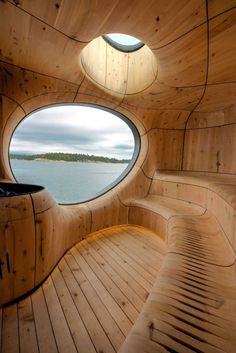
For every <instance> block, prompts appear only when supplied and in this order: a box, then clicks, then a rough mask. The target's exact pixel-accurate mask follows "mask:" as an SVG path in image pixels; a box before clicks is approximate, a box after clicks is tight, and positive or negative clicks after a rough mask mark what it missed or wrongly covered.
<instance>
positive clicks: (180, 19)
mask: <svg viewBox="0 0 236 353" xmlns="http://www.w3.org/2000/svg"><path fill="white" fill-rule="evenodd" d="M117 14H119V17H117ZM127 19H128V20H127ZM205 20H206V15H205V4H204V2H203V1H201V0H200V1H199V0H192V1H186V0H181V1H176V0H172V1H169V2H168V3H164V2H162V1H155V0H152V1H149V2H148V3H147V4H145V6H144V4H143V2H142V0H138V1H137V0H133V1H130V2H129V3H128V4H127V3H126V2H122V1H121V2H118V4H117V6H116V8H115V9H114V11H113V12H112V13H111V15H110V17H109V18H108V19H107V22H106V23H104V26H103V27H102V33H114V32H116V33H127V34H130V35H133V36H135V37H137V38H139V39H140V40H142V41H144V42H145V43H146V44H148V45H149V46H150V47H151V48H156V47H160V46H164V45H166V44H167V43H169V42H172V41H174V40H175V39H176V38H178V37H180V36H182V35H184V34H185V33H187V32H188V31H190V30H191V29H193V28H194V27H196V26H198V25H199V24H200V23H202V22H204V21H205ZM111 29H112V30H111Z"/></svg>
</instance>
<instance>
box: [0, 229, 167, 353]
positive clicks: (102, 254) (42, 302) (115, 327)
mask: <svg viewBox="0 0 236 353" xmlns="http://www.w3.org/2000/svg"><path fill="white" fill-rule="evenodd" d="M103 242H104V246H103V245H102V244H103ZM133 243H134V245H135V250H136V252H137V253H139V252H140V253H139V256H138V257H137V256H136V255H135V254H132V247H133ZM105 244H109V245H105ZM146 244H151V246H152V259H151V265H152V271H153V272H152V273H153V275H151V273H150V261H149V258H148V257H149V253H148V249H147V248H146ZM106 246H108V247H110V248H111V252H107V251H106ZM165 252H166V246H165V244H164V242H163V241H162V240H161V239H160V237H158V236H157V235H154V234H153V233H151V232H150V231H148V230H146V229H144V228H140V227H134V226H119V227H113V228H110V229H107V230H104V231H103V232H97V233H95V234H91V235H90V237H89V238H88V240H83V241H82V242H80V243H78V244H77V245H76V247H73V248H72V249H71V250H70V251H69V252H68V253H67V254H66V255H65V256H64V257H63V259H62V260H61V261H60V263H59V264H58V266H57V267H56V268H55V269H54V271H53V272H52V274H51V276H50V277H49V278H48V279H47V280H46V281H45V282H44V284H43V285H42V286H41V287H40V288H38V289H37V290H36V292H34V293H33V294H31V295H30V296H28V297H27V298H26V299H23V300H20V301H19V302H18V303H17V304H14V305H11V306H7V307H4V308H3V310H2V309H1V308H0V313H2V311H3V313H2V321H1V320H0V328H1V330H2V334H1V339H2V345H1V347H2V350H1V352H4V353H6V352H24V353H26V352H29V351H30V352H32V353H38V352H40V353H49V352H51V353H66V352H68V350H69V351H70V352H77V351H78V352H81V353H95V352H101V351H103V352H110V353H114V352H117V351H118V350H119V348H120V347H121V345H122V343H123V342H124V339H125V337H126V335H127V334H128V332H129V330H130V328H131V326H132V322H134V321H135V320H136V318H137V316H138V314H139V312H140V311H141V309H142V307H143V304H144V301H145V299H146V297H147V295H148V291H147V290H146V289H145V288H144V287H143V283H148V284H149V288H151V286H152V284H153V283H154V280H155V277H156V275H157V273H158V271H159V268H160V266H161V263H162V259H163V256H164V254H165ZM115 256H117V260H116V257H115ZM118 259H119V260H118ZM140 261H141V262H140ZM139 266H141V267H140V269H141V272H140V274H139V275H138V276H139V277H140V279H141V280H140V281H139V278H138V277H135V275H134V273H135V268H136V267H137V269H138V268H139ZM147 275H148V276H149V277H148V279H145V277H146V276H147ZM145 281H146V282H145ZM142 282H143V283H142ZM129 284H130V285H129ZM0 318H1V316H0Z"/></svg>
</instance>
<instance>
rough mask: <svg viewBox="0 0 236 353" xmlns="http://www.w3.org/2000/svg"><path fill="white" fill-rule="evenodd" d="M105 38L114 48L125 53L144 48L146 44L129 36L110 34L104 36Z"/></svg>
mask: <svg viewBox="0 0 236 353" xmlns="http://www.w3.org/2000/svg"><path fill="white" fill-rule="evenodd" d="M103 38H104V40H105V41H106V42H107V43H109V44H110V45H112V46H113V47H114V48H116V49H118V50H121V51H124V52H132V51H135V50H138V49H140V48H142V47H143V46H144V43H143V42H141V40H139V39H137V38H135V37H132V36H130V35H128V34H122V33H110V34H106V35H104V36H103Z"/></svg>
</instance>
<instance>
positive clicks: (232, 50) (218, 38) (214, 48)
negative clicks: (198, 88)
mask: <svg viewBox="0 0 236 353" xmlns="http://www.w3.org/2000/svg"><path fill="white" fill-rule="evenodd" d="M234 5H235V4H234ZM235 28H236V9H235V8H234V9H233V10H231V11H228V12H226V13H224V14H222V15H221V16H218V17H216V18H215V19H212V20H211V21H210V22H209V43H210V47H209V73H208V83H211V84H212V83H220V82H223V83H225V82H232V81H235V80H236V74H235V71H236V70H235V59H234V58H235V55H236V44H235Z"/></svg>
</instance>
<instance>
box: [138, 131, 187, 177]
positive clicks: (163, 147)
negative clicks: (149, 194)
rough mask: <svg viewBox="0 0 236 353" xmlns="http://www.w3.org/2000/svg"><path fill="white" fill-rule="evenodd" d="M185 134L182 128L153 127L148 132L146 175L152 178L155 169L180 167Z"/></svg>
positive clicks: (144, 168)
mask: <svg viewBox="0 0 236 353" xmlns="http://www.w3.org/2000/svg"><path fill="white" fill-rule="evenodd" d="M183 136H184V133H183V131H182V130H159V129H153V130H151V131H150V132H149V133H148V142H149V145H148V155H147V158H146V160H145V161H144V163H143V166H142V168H143V170H144V172H145V174H146V175H148V176H149V177H150V178H152V176H153V173H154V171H155V169H160V170H161V169H167V170H178V169H179V168H180V166H181V156H182V144H183Z"/></svg>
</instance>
